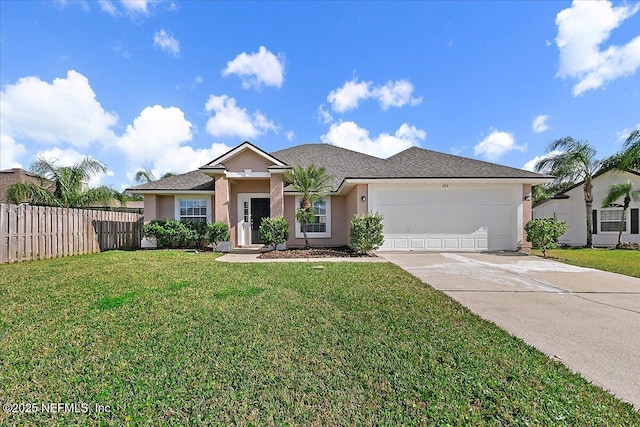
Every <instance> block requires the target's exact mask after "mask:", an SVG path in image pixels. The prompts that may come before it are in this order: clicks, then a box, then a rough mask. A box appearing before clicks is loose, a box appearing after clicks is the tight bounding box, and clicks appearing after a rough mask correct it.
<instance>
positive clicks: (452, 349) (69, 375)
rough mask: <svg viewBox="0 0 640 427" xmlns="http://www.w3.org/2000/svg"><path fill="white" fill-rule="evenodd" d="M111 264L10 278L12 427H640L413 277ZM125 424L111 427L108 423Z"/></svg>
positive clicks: (208, 263)
mask: <svg viewBox="0 0 640 427" xmlns="http://www.w3.org/2000/svg"><path fill="white" fill-rule="evenodd" d="M313 265H317V264H310V263H270V264H226V263H220V262H216V261H215V255H213V254H194V253H186V252H181V251H148V252H144V251H139V252H119V251H113V252H106V253H101V254H95V255H85V256H78V257H71V258H60V259H54V260H47V261H35V262H26V263H21V264H13V265H1V266H0V354H1V355H2V357H1V358H0V398H1V399H2V400H3V402H2V403H5V402H16V403H29V402H33V403H37V404H41V403H46V402H62V403H75V404H77V405H80V404H82V403H84V404H86V405H88V406H89V408H90V410H89V412H88V413H87V414H83V413H68V412H67V413H65V412H60V413H56V414H44V413H41V412H40V413H37V414H24V413H23V414H4V413H1V414H0V425H44V424H54V425H87V424H89V425H114V426H115V425H127V424H128V425H141V426H146V425H202V424H219V425H420V426H422V425H575V426H588V425H593V426H602V425H640V414H639V413H638V412H635V411H634V410H633V408H632V407H631V405H629V404H626V403H622V402H620V401H619V400H617V399H615V398H614V397H613V396H612V395H610V394H609V393H607V392H605V391H603V390H602V389H600V388H598V387H596V386H594V385H591V384H589V383H588V382H587V381H586V380H584V379H583V378H582V377H580V376H579V375H577V374H574V373H571V372H570V371H569V370H568V369H567V368H565V367H564V366H563V365H562V364H560V363H557V362H554V361H552V360H550V359H549V358H547V357H546V356H544V355H543V354H542V353H540V352H539V351H537V350H535V349H534V348H533V347H530V346H528V345H526V344H525V343H524V342H523V341H521V340H520V339H517V338H515V337H513V336H510V335H509V334H507V333H506V332H504V331H503V330H502V329H500V328H498V327H496V326H495V325H494V324H491V323H489V322H486V321H484V320H481V319H480V318H479V317H477V316H475V315H473V314H472V313H470V312H469V311H468V310H467V309H465V308H464V307H462V306H461V305H460V304H458V303H456V302H454V301H453V300H451V299H449V298H448V297H447V296H445V295H444V294H442V293H440V292H438V291H435V290H434V289H432V288H430V287H429V286H427V285H424V284H423V283H421V282H420V281H419V280H417V279H415V278H414V277H412V276H410V275H409V274H407V273H405V272H403V271H402V270H401V269H400V268H398V267H396V266H394V265H392V264H386V263H374V264H364V263H326V264H325V267H326V268H325V269H324V270H313V269H312V266H313ZM96 404H99V405H103V406H109V408H110V410H111V412H110V413H106V414H105V413H102V414H101V413H97V412H96V411H95V410H94V409H93V408H95V405H96Z"/></svg>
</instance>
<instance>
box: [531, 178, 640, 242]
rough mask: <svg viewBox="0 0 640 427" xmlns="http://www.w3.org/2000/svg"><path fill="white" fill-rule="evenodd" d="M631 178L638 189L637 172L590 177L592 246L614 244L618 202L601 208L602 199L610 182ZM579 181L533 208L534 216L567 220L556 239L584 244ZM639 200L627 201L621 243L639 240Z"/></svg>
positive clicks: (584, 223)
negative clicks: (565, 227)
mask: <svg viewBox="0 0 640 427" xmlns="http://www.w3.org/2000/svg"><path fill="white" fill-rule="evenodd" d="M628 180H631V182H632V183H633V188H634V189H636V190H637V189H640V172H638V171H628V172H622V171H618V170H615V169H613V170H609V171H606V172H603V173H600V174H596V176H595V177H594V178H593V180H592V181H591V182H592V185H593V214H592V215H593V216H592V218H593V220H592V222H593V244H594V245H595V246H615V245H616V243H618V232H619V228H618V227H619V226H620V220H621V219H622V203H623V200H622V199H620V200H619V201H618V202H617V203H616V205H614V206H610V207H607V208H602V202H603V201H604V199H605V197H607V194H608V193H609V187H610V186H611V184H622V183H625V182H627V181H628ZM582 185H583V183H582V182H581V183H579V184H576V185H574V186H573V187H570V188H569V189H568V190H566V191H564V192H562V193H560V194H557V195H555V196H554V197H552V198H550V199H548V200H546V201H544V202H542V203H539V204H538V205H536V206H534V208H533V217H534V218H545V217H553V216H554V215H555V217H556V218H557V219H558V220H561V221H566V222H567V232H566V233H565V234H564V235H562V237H560V239H558V242H559V243H561V244H564V245H568V246H584V245H585V244H586V243H587V220H586V213H585V209H586V208H585V204H584V191H583V189H582ZM639 210H640V202H637V201H633V200H632V201H631V204H630V205H629V209H628V210H627V217H626V223H625V228H624V230H623V233H622V241H623V242H636V243H640V234H639V231H638V211H639Z"/></svg>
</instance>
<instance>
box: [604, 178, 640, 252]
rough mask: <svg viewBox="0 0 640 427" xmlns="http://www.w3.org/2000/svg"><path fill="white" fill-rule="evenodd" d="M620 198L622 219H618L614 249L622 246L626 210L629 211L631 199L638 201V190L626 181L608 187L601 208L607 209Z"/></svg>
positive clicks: (639, 191) (639, 195)
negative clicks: (616, 241) (621, 199)
mask: <svg viewBox="0 0 640 427" xmlns="http://www.w3.org/2000/svg"><path fill="white" fill-rule="evenodd" d="M621 197H623V198H624V202H623V205H622V218H621V219H620V227H619V231H618V244H617V246H616V247H620V245H621V244H622V231H623V230H624V225H625V223H626V221H627V218H626V217H627V209H629V205H630V204H631V199H633V200H635V201H637V200H640V190H634V189H633V183H632V182H631V181H627V182H625V183H624V184H613V185H611V187H609V194H607V197H605V199H604V201H603V202H602V207H603V208H606V207H609V206H610V205H612V204H614V203H615V202H616V200H618V199H620V198H621Z"/></svg>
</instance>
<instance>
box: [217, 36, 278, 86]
mask: <svg viewBox="0 0 640 427" xmlns="http://www.w3.org/2000/svg"><path fill="white" fill-rule="evenodd" d="M230 74H235V75H237V76H238V77H239V78H240V80H241V81H242V87H243V88H244V89H250V88H255V89H258V88H260V86H262V85H263V84H264V85H266V86H273V87H278V88H279V87H282V83H283V81H284V55H283V54H278V55H277V56H276V55H274V54H273V53H271V52H270V51H269V50H267V48H266V47H264V46H260V48H259V49H258V52H255V53H246V52H242V53H240V54H238V56H236V57H235V58H234V59H233V60H232V61H229V62H227V67H226V68H225V69H224V70H222V75H223V76H228V75H230Z"/></svg>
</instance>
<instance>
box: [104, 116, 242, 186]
mask: <svg viewBox="0 0 640 427" xmlns="http://www.w3.org/2000/svg"><path fill="white" fill-rule="evenodd" d="M191 127H192V124H191V122H189V121H188V120H187V119H185V117H184V113H183V112H182V110H180V109H179V108H176V107H167V108H165V107H162V106H160V105H154V106H153V107H147V108H145V109H144V110H142V112H141V113H140V115H139V116H138V117H137V118H136V119H135V120H134V121H133V124H131V125H129V126H127V129H126V131H125V133H124V135H122V137H120V138H119V139H118V142H117V147H118V149H119V150H120V151H122V152H123V153H125V154H126V156H127V160H128V161H129V163H130V164H131V165H136V167H137V168H136V169H133V173H135V172H136V171H137V170H140V169H150V170H152V171H154V174H155V175H156V176H161V175H163V174H164V173H166V172H173V173H182V172H187V171H190V170H194V169H197V168H198V167H200V166H202V165H204V164H205V163H207V162H209V161H211V160H213V159H214V158H216V157H217V156H219V155H220V154H223V153H225V152H226V151H228V150H229V149H230V147H228V146H226V145H225V144H219V143H214V144H211V147H210V148H205V149H194V148H193V147H190V146H188V145H186V144H187V143H188V142H189V141H191V139H192V133H191Z"/></svg>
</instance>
